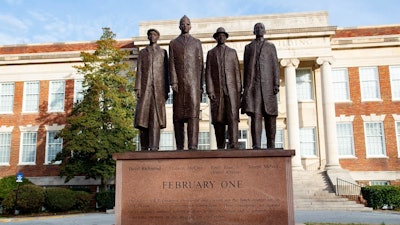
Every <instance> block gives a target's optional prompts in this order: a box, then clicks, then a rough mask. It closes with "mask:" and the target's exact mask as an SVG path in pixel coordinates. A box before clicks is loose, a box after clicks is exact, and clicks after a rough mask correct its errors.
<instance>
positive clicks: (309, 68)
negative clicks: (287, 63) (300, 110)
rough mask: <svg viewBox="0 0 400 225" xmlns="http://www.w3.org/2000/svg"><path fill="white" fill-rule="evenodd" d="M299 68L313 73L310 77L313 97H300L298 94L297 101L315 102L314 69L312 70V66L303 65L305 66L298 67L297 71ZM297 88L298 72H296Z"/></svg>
mask: <svg viewBox="0 0 400 225" xmlns="http://www.w3.org/2000/svg"><path fill="white" fill-rule="evenodd" d="M297 70H309V71H310V75H311V77H310V79H311V90H310V91H311V99H299V97H298V96H296V97H297V102H304V103H307V102H315V89H314V87H315V77H314V76H315V74H314V71H313V70H312V68H311V67H303V68H298V69H296V71H297ZM296 88H297V73H296Z"/></svg>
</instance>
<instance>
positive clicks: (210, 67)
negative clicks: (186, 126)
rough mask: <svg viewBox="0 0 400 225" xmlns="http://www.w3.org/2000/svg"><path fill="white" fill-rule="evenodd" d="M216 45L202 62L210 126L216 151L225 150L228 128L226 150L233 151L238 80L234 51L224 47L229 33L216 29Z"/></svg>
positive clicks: (236, 121)
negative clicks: (208, 102)
mask: <svg viewBox="0 0 400 225" xmlns="http://www.w3.org/2000/svg"><path fill="white" fill-rule="evenodd" d="M213 37H214V39H215V40H216V41H217V42H218V44H217V46H216V47H214V48H213V49H211V50H210V51H208V53H207V63H206V73H205V77H206V87H207V88H206V90H207V94H208V97H209V98H210V103H211V104H210V105H211V123H212V124H213V125H214V129H215V137H216V140H217V147H218V149H225V133H226V125H228V134H229V135H228V136H229V143H228V146H227V148H228V149H237V148H239V145H238V123H239V107H240V93H241V91H242V81H241V76H240V67H239V60H238V56H237V53H236V50H235V49H232V48H229V47H228V46H226V45H225V41H226V39H227V38H228V37H229V34H228V33H227V32H225V29H224V28H222V27H220V28H218V29H217V31H216V32H215V34H214V35H213Z"/></svg>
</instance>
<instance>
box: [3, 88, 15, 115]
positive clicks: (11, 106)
mask: <svg viewBox="0 0 400 225" xmlns="http://www.w3.org/2000/svg"><path fill="white" fill-rule="evenodd" d="M3 85H4V86H5V85H12V95H11V94H10V93H4V91H3V88H4V87H3ZM7 96H12V97H10V98H11V101H10V102H7V104H5V103H6V102H5V100H6V98H7ZM14 101H15V82H0V114H13V113H14ZM3 108H7V109H8V110H4V111H2V109H3Z"/></svg>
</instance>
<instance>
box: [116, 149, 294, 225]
mask: <svg viewBox="0 0 400 225" xmlns="http://www.w3.org/2000/svg"><path fill="white" fill-rule="evenodd" d="M293 155H294V150H218V151H165V152H129V153H118V154H115V155H114V157H113V158H114V159H115V160H116V161H117V176H116V202H115V204H116V205H115V217H116V218H115V221H116V225H135V224H138V225H139V224H140V225H150V224H151V225H153V224H154V225H160V224H162V225H191V224H193V225H236V224H237V225H239V224H240V225H247V224H248V225H267V224H268V225H270V224H273V225H294V209H293V186H292V168H291V156H293Z"/></svg>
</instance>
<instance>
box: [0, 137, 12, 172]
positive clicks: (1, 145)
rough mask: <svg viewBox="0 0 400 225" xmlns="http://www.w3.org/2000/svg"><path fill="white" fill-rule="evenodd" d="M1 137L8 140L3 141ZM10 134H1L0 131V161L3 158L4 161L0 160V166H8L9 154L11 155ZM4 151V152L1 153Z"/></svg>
mask: <svg viewBox="0 0 400 225" xmlns="http://www.w3.org/2000/svg"><path fill="white" fill-rule="evenodd" d="M3 135H4V136H5V135H7V136H8V139H4V140H3ZM11 139H12V134H11V132H2V131H0V159H2V158H4V159H5V160H4V161H1V160H0V166H9V165H10V154H11ZM2 149H3V150H4V152H3V151H2Z"/></svg>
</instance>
